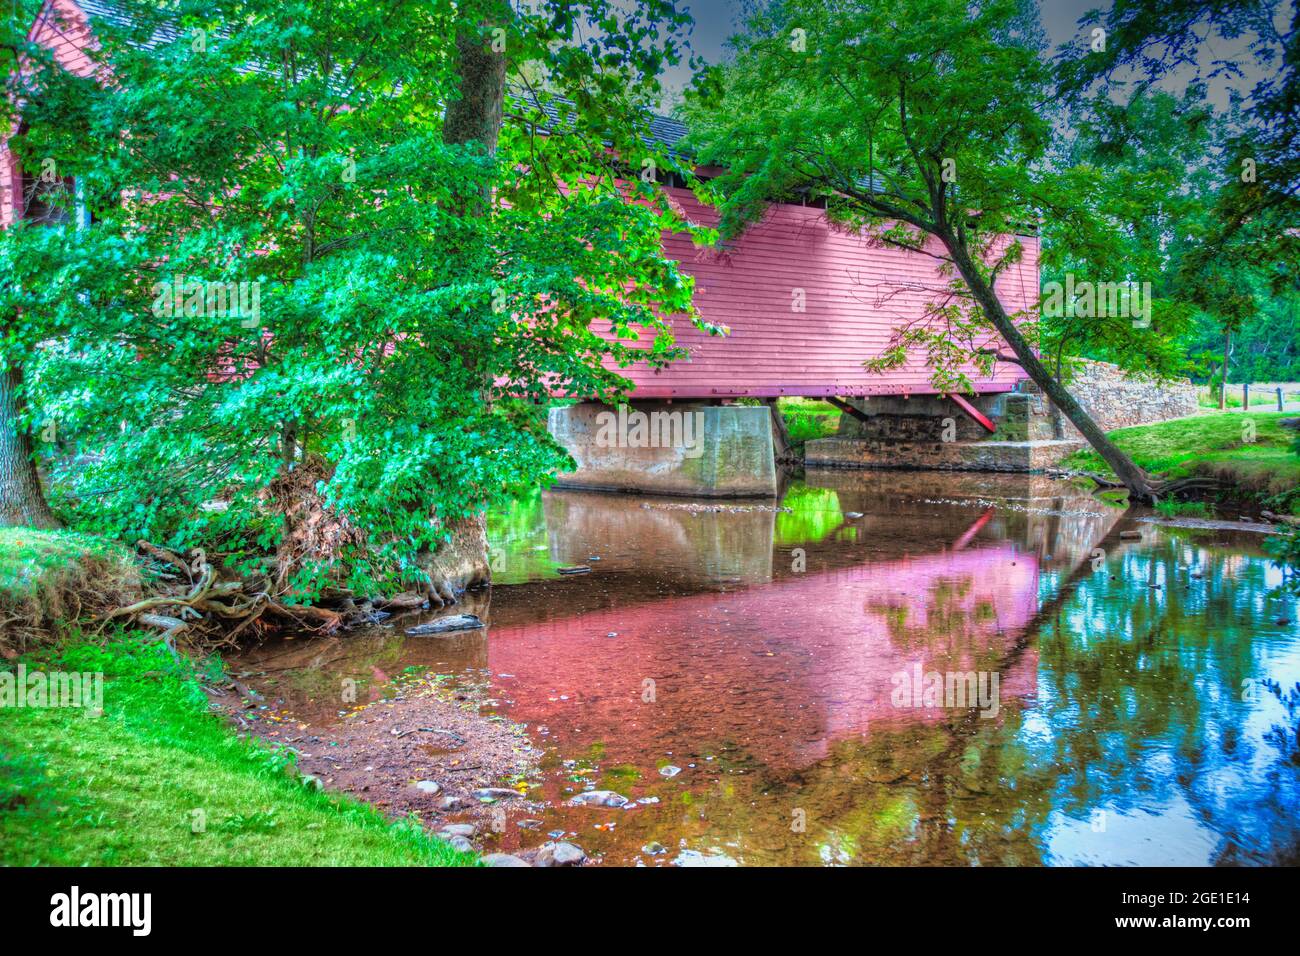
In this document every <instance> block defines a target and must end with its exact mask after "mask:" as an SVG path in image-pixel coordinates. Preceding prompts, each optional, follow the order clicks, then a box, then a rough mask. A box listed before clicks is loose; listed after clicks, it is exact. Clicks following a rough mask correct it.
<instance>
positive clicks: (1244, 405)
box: [1241, 382, 1250, 412]
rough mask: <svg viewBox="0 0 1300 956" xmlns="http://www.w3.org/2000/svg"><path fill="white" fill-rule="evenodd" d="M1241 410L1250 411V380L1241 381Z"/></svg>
mask: <svg viewBox="0 0 1300 956" xmlns="http://www.w3.org/2000/svg"><path fill="white" fill-rule="evenodd" d="M1241 410H1242V411H1243V412H1248V411H1250V383H1249V382H1242V383H1241Z"/></svg>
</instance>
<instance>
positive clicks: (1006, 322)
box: [944, 236, 1155, 501]
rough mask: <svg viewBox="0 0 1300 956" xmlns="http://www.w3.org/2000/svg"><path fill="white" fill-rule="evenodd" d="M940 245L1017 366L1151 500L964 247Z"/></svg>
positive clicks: (1146, 483)
mask: <svg viewBox="0 0 1300 956" xmlns="http://www.w3.org/2000/svg"><path fill="white" fill-rule="evenodd" d="M944 245H945V246H947V248H948V252H949V253H950V254H951V255H952V257H953V262H954V264H955V265H956V266H957V270H958V271H959V272H960V273H961V277H962V278H963V279H964V280H965V281H966V285H967V286H968V287H969V288H970V290H971V294H972V295H974V296H975V301H976V302H978V303H979V305H980V308H981V309H983V310H984V314H985V315H986V316H988V319H989V321H990V322H992V323H993V327H994V328H996V329H997V330H998V334H1000V335H1001V336H1002V339H1003V341H1005V342H1006V343H1007V345H1009V346H1011V351H1013V352H1014V353H1015V354H1016V358H1017V359H1018V360H1019V363H1020V367H1021V368H1023V369H1024V370H1025V371H1026V372H1027V373H1028V374H1029V377H1030V378H1031V379H1033V381H1034V384H1036V385H1037V386H1038V387H1039V388H1041V389H1042V390H1043V393H1044V394H1045V395H1046V396H1047V397H1048V398H1050V399H1051V400H1052V403H1053V404H1054V405H1056V407H1057V408H1059V409H1060V410H1061V412H1062V413H1063V414H1064V415H1065V417H1066V418H1068V419H1069V420H1070V421H1071V422H1072V423H1073V424H1074V427H1075V428H1077V429H1079V431H1080V433H1082V435H1083V437H1084V438H1086V439H1087V440H1088V443H1089V444H1090V445H1092V447H1093V448H1094V449H1096V451H1097V454H1099V455H1101V457H1102V458H1103V459H1104V460H1105V462H1106V464H1108V465H1110V467H1111V469H1112V470H1113V471H1114V472H1115V474H1116V476H1118V478H1119V480H1120V481H1122V482H1123V483H1124V487H1126V488H1128V490H1129V493H1130V494H1131V495H1132V497H1133V498H1135V499H1137V500H1139V501H1151V500H1153V498H1154V494H1155V486H1154V484H1153V483H1152V481H1151V479H1150V478H1149V477H1148V476H1147V474H1146V472H1144V471H1143V470H1142V469H1141V468H1139V467H1138V466H1137V465H1136V464H1134V462H1133V459H1131V458H1129V456H1128V455H1126V454H1124V452H1122V451H1120V450H1119V448H1118V447H1117V446H1116V445H1115V443H1114V442H1112V441H1111V440H1110V439H1109V438H1107V437H1106V433H1105V432H1104V431H1102V429H1101V427H1100V426H1099V425H1098V424H1097V423H1096V422H1095V421H1093V420H1092V416H1091V415H1089V414H1088V413H1087V412H1086V411H1084V408H1083V406H1082V405H1080V404H1079V402H1078V400H1077V399H1076V398H1075V397H1074V396H1073V395H1071V394H1070V392H1069V390H1068V389H1067V388H1066V387H1065V386H1064V385H1062V384H1061V382H1060V380H1059V379H1057V378H1056V377H1055V376H1054V375H1052V373H1051V372H1050V371H1048V369H1047V366H1045V365H1044V364H1043V363H1042V362H1041V361H1040V360H1039V358H1038V356H1037V355H1036V354H1035V353H1034V350H1033V349H1032V348H1030V346H1029V343H1028V342H1026V341H1025V338H1024V336H1022V335H1021V334H1020V330H1019V329H1017V328H1016V325H1015V323H1014V322H1012V321H1011V317H1010V316H1009V315H1007V312H1006V309H1004V308H1003V307H1002V302H1001V300H999V299H998V296H997V293H996V292H994V291H993V288H992V287H991V286H990V284H989V283H988V281H987V280H986V279H985V278H984V275H983V273H981V272H980V270H979V268H978V267H977V266H976V264H975V260H974V259H973V258H972V257H971V255H970V253H969V252H968V251H967V249H966V248H965V246H964V245H963V244H962V243H961V242H960V241H959V240H957V239H956V238H955V237H952V236H949V237H944Z"/></svg>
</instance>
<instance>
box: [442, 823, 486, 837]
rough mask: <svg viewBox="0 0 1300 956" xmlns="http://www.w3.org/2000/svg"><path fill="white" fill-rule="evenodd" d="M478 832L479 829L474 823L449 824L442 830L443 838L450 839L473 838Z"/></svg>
mask: <svg viewBox="0 0 1300 956" xmlns="http://www.w3.org/2000/svg"><path fill="white" fill-rule="evenodd" d="M477 832H478V827H476V826H474V824H472V823H449V824H448V825H447V826H445V827H443V828H442V834H443V836H449V837H458V836H459V837H472V836H473V835H474V834H475V833H477Z"/></svg>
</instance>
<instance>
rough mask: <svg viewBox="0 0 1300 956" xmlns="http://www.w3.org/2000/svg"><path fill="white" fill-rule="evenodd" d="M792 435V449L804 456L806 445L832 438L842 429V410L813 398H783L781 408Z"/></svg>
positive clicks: (786, 425)
mask: <svg viewBox="0 0 1300 956" xmlns="http://www.w3.org/2000/svg"><path fill="white" fill-rule="evenodd" d="M778 407H779V408H780V410H781V416H782V417H783V418H784V419H785V427H786V430H787V431H788V432H789V433H790V448H791V450H792V451H793V452H794V453H795V454H796V455H800V456H802V455H803V450H804V445H805V444H806V443H807V442H810V441H812V440H814V439H816V438H830V437H831V436H832V435H834V434H835V432H836V431H837V430H838V429H839V427H840V410H839V409H838V408H836V407H835V406H834V405H831V404H829V403H827V402H822V401H818V400H816V399H811V398H783V399H781V401H780V403H779V406H778Z"/></svg>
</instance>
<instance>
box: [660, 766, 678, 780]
mask: <svg viewBox="0 0 1300 956" xmlns="http://www.w3.org/2000/svg"><path fill="white" fill-rule="evenodd" d="M681 772H682V768H681V767H674V766H673V765H672V764H668V766H666V767H660V768H659V775H660V776H662V777H675V776H677V775H678V774H679V773H681Z"/></svg>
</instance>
